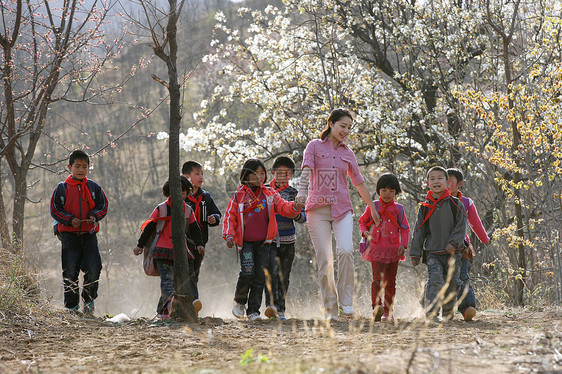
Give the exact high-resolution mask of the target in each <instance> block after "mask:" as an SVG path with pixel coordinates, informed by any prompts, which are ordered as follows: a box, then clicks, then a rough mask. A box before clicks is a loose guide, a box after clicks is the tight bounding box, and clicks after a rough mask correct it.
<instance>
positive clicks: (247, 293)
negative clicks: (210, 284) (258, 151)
mask: <svg viewBox="0 0 562 374" xmlns="http://www.w3.org/2000/svg"><path fill="white" fill-rule="evenodd" d="M266 175H267V174H266V169H265V165H264V164H263V162H261V161H260V160H258V159H249V160H247V161H246V162H245V163H244V166H243V167H242V172H241V173H240V186H239V187H238V188H237V189H236V192H235V194H234V196H233V197H232V199H230V202H229V203H228V207H227V208H226V212H225V215H224V222H223V228H222V233H223V237H224V239H225V240H226V244H227V246H228V247H229V248H232V247H234V245H236V248H237V249H238V251H239V254H240V274H239V276H238V282H237V283H236V291H235V295H234V307H233V309H232V314H233V315H234V316H235V317H237V318H244V314H245V313H246V314H247V316H248V319H250V320H252V321H253V320H257V319H259V318H260V312H259V309H260V306H261V303H262V294H263V290H264V286H265V272H264V270H265V269H267V270H268V272H269V274H270V276H271V277H272V279H273V278H275V277H277V266H276V264H277V261H272V260H271V258H270V256H275V254H276V251H275V248H274V245H272V241H273V239H275V237H276V236H277V220H276V219H275V214H276V213H277V214H280V215H282V216H285V217H289V218H294V217H296V216H297V215H298V214H300V211H301V209H302V207H303V206H304V204H301V203H297V202H292V203H291V202H288V201H286V200H283V198H282V197H281V196H280V195H279V193H278V192H277V191H275V190H274V189H273V188H271V187H267V186H265V185H264V183H265V180H266ZM270 265H273V267H272V266H270ZM246 303H247V304H248V309H247V311H246Z"/></svg>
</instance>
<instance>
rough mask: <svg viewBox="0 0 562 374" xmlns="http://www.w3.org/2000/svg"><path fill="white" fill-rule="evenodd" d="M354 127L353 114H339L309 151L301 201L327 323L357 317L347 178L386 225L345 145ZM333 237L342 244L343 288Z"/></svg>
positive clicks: (341, 111)
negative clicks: (336, 274)
mask: <svg viewBox="0 0 562 374" xmlns="http://www.w3.org/2000/svg"><path fill="white" fill-rule="evenodd" d="M352 122H353V117H352V114H351V112H350V111H349V110H347V109H334V110H333V111H332V112H331V113H330V116H329V117H328V121H327V124H326V127H325V128H324V131H322V134H321V135H320V139H316V140H313V141H311V142H310V143H308V145H307V146H306V149H305V151H304V157H303V163H302V175H301V181H300V184H299V193H298V195H297V201H299V202H304V201H306V208H305V210H306V215H307V226H308V231H309V233H310V238H311V239H312V244H313V246H314V250H315V252H316V262H317V264H318V283H319V284H320V293H321V294H322V301H323V303H324V310H325V311H324V316H325V318H326V319H337V317H338V312H339V309H341V312H342V314H344V315H348V316H349V315H352V314H353V289H354V281H355V271H354V267H353V239H352V237H353V214H352V213H353V206H352V204H351V200H350V198H349V188H348V186H347V177H349V178H350V179H351V182H352V183H353V185H354V186H355V188H357V191H358V192H359V194H360V195H361V197H362V198H363V200H364V201H365V203H366V204H367V205H368V206H369V207H371V211H372V215H373V219H374V221H375V222H376V223H377V224H378V223H379V220H380V218H379V216H378V214H377V212H376V209H374V206H373V200H372V199H371V194H370V193H369V190H368V188H367V186H366V185H365V179H363V176H362V175H361V172H360V171H359V165H358V164H357V160H356V158H355V154H354V153H353V151H352V150H351V149H350V148H349V147H348V146H347V145H346V144H345V140H346V139H347V136H348V135H349V133H350V130H351V123H352ZM309 187H310V188H309ZM332 233H333V235H334V236H335V239H336V256H337V261H338V281H337V286H336V282H335V276H334V266H333V259H334V254H333V253H332ZM338 305H339V308H338Z"/></svg>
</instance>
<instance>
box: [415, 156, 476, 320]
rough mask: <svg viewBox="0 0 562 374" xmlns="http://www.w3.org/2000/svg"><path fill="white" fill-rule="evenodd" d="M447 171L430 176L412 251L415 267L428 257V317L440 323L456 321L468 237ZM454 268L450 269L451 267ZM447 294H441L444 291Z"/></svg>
mask: <svg viewBox="0 0 562 374" xmlns="http://www.w3.org/2000/svg"><path fill="white" fill-rule="evenodd" d="M448 178H449V176H448V174H447V170H445V169H443V168H442V167H439V166H434V167H432V168H431V169H429V172H428V173H427V185H428V187H429V189H430V191H429V192H428V193H427V197H426V201H425V202H424V203H423V204H422V206H421V207H420V209H419V211H418V218H417V221H416V225H415V231H414V238H413V240H412V247H411V249H410V257H411V259H412V265H414V266H417V265H418V264H419V262H420V259H421V258H422V257H423V256H424V252H425V258H426V263H427V270H428V278H427V282H426V286H425V296H424V307H425V312H426V316H427V317H428V318H431V319H433V320H434V321H438V320H439V311H440V309H441V308H442V316H443V318H444V319H452V318H453V313H454V310H453V308H454V306H455V301H456V294H457V281H458V278H459V273H460V266H461V256H462V251H463V250H464V237H465V235H466V211H465V209H464V206H463V204H462V202H460V201H459V199H457V198H456V197H453V196H451V193H450V192H449V189H448V188H447V187H448ZM451 266H452V268H451V269H450V267H451ZM443 288H444V289H445V292H441V290H442V289H443Z"/></svg>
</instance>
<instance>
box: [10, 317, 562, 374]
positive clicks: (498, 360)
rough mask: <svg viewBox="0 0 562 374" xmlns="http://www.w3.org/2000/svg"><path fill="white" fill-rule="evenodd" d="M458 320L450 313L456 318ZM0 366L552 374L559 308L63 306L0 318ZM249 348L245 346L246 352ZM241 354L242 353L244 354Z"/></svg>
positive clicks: (558, 352) (560, 333) (560, 327)
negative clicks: (428, 315) (255, 315)
mask: <svg viewBox="0 0 562 374" xmlns="http://www.w3.org/2000/svg"><path fill="white" fill-rule="evenodd" d="M457 318H458V315H457ZM0 337H1V344H0V372H34V373H39V372H42V373H68V372H91V373H94V372H95V373H104V372H112V373H113V372H123V373H134V372H143V373H153V372H162V373H169V372H172V373H178V372H181V373H215V372H216V373H226V372H228V373H230V372H265V373H277V372H288V373H295V372H296V373H300V372H302V373H320V372H330V373H347V372H354V373H368V372H369V373H370V372H384V373H405V372H410V373H424V372H426V373H427V372H434V373H471V374H475V373H483V372H487V373H519V372H523V373H528V372H541V373H544V372H555V371H561V370H562V308H546V309H543V310H535V311H532V310H526V309H518V310H509V311H488V312H481V313H479V314H478V316H477V319H476V320H475V321H473V322H470V323H467V322H463V321H460V320H456V321H452V322H448V323H445V324H428V325H426V324H424V323H422V321H421V320H410V321H405V320H398V321H397V322H396V323H395V324H394V325H392V324H382V323H376V324H371V323H370V321H369V320H367V319H356V320H346V321H339V322H335V323H332V324H331V325H330V326H328V325H326V323H324V322H322V321H319V320H289V321H286V322H279V321H266V320H263V321H258V322H248V321H235V320H222V319H219V318H210V317H207V318H202V319H200V323H198V324H182V323H177V322H170V321H167V322H161V321H151V320H148V319H136V320H132V321H130V322H126V323H123V324H112V323H109V322H104V321H103V319H101V318H85V317H83V316H76V315H72V314H68V313H66V312H58V313H43V314H42V316H41V317H37V318H31V317H27V318H18V319H16V320H15V321H12V322H10V323H8V322H6V321H3V322H2V323H1V324H0ZM249 349H253V352H250V351H248V350H249ZM244 354H245V355H244Z"/></svg>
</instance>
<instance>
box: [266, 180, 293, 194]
mask: <svg viewBox="0 0 562 374" xmlns="http://www.w3.org/2000/svg"><path fill="white" fill-rule="evenodd" d="M269 185H270V186H271V188H273V189H274V190H275V191H277V192H281V191H283V190H285V189H287V187H289V182H287V183H285V184H284V185H283V186H281V187H279V188H277V183H276V182H275V179H272V180H271V182H269Z"/></svg>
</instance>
